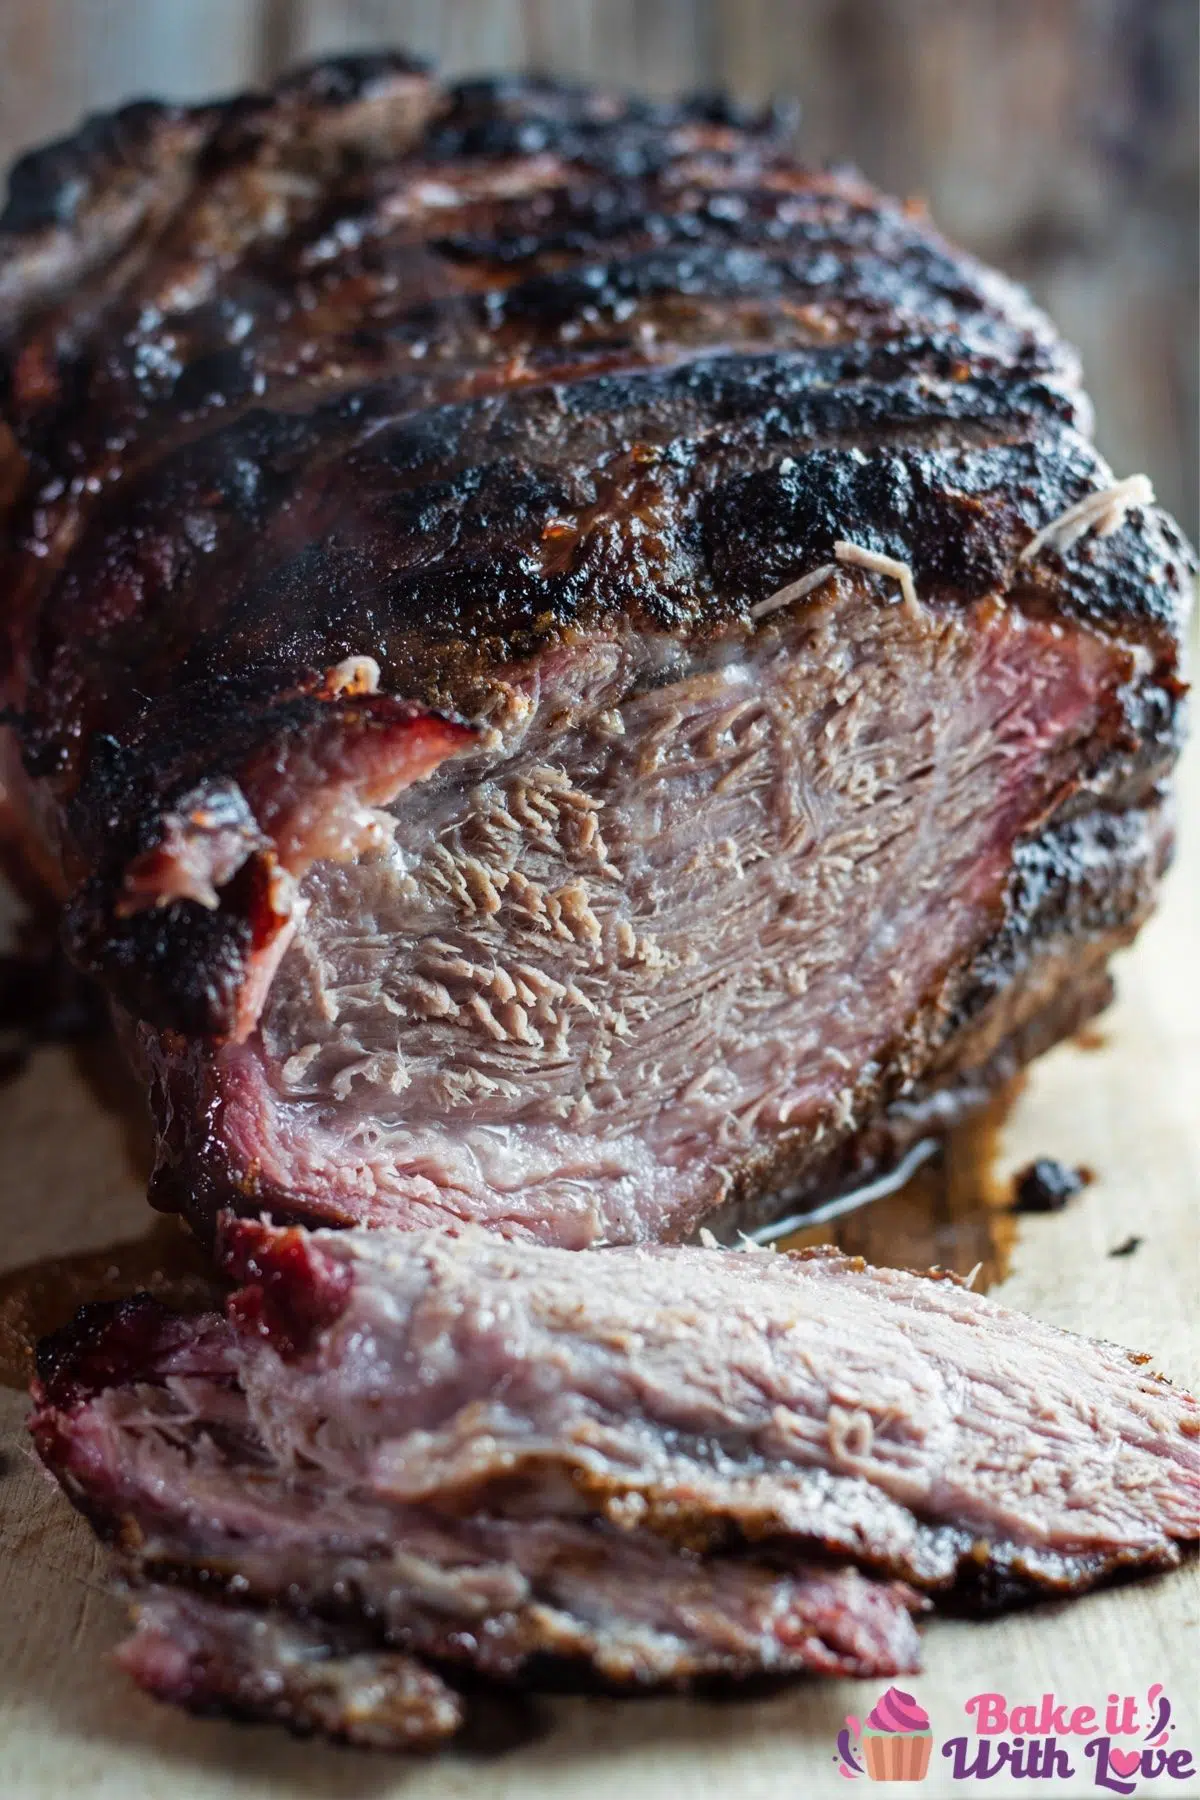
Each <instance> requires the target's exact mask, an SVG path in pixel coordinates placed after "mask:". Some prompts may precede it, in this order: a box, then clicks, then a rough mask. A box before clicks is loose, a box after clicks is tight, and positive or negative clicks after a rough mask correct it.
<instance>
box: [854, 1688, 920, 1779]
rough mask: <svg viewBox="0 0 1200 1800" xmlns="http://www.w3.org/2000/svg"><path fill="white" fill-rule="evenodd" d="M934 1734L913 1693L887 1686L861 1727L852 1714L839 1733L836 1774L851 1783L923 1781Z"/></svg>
mask: <svg viewBox="0 0 1200 1800" xmlns="http://www.w3.org/2000/svg"><path fill="white" fill-rule="evenodd" d="M932 1749H933V1733H932V1732H931V1731H930V1729H929V1714H928V1713H927V1712H926V1711H925V1708H924V1707H923V1706H921V1705H920V1704H919V1703H918V1701H917V1700H916V1699H915V1698H914V1697H913V1695H912V1694H906V1693H905V1692H904V1690H903V1688H896V1687H890V1688H889V1689H888V1691H887V1693H886V1694H884V1695H883V1696H882V1697H881V1698H880V1699H879V1700H877V1701H876V1703H875V1705H874V1706H873V1707H872V1708H871V1710H870V1712H869V1713H868V1714H867V1722H866V1724H865V1725H861V1724H860V1723H859V1721H858V1720H857V1719H856V1718H855V1717H854V1716H853V1714H851V1715H850V1716H849V1717H848V1718H847V1720H846V1723H845V1725H844V1726H843V1727H842V1729H841V1731H839V1732H838V1740H837V1756H836V1757H835V1758H834V1761H835V1762H836V1763H837V1765H838V1774H839V1775H844V1776H846V1777H847V1778H848V1779H849V1780H851V1781H853V1780H854V1779H855V1778H856V1777H857V1776H859V1775H866V1776H867V1777H868V1778H869V1779H870V1780H871V1781H924V1779H925V1777H926V1775H927V1774H928V1773H929V1757H930V1752H931V1751H932Z"/></svg>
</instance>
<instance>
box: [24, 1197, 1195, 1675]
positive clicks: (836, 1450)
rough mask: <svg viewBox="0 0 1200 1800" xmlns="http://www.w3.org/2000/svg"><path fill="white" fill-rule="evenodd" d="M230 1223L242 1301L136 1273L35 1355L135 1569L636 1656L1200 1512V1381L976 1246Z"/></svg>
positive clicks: (512, 1656)
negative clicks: (937, 1255)
mask: <svg viewBox="0 0 1200 1800" xmlns="http://www.w3.org/2000/svg"><path fill="white" fill-rule="evenodd" d="M226 1254H227V1257H228V1260H229V1264H230V1267H231V1269H232V1270H233V1271H234V1272H235V1274H237V1275H238V1276H239V1277H240V1278H241V1279H242V1281H243V1286H242V1287H241V1288H239V1289H238V1291H237V1292H236V1293H235V1294H234V1295H233V1296H232V1298H231V1300H230V1302H229V1307H228V1316H227V1317H225V1318H222V1317H220V1316H218V1315H206V1316H203V1317H200V1318H193V1319H184V1318H181V1317H179V1316H178V1315H173V1314H170V1313H167V1312H164V1311H163V1310H162V1309H160V1308H158V1307H157V1306H156V1305H155V1304H154V1303H152V1302H149V1301H139V1302H133V1303H130V1304H127V1305H126V1306H125V1307H124V1308H122V1309H118V1310H117V1311H116V1312H115V1313H113V1312H108V1311H106V1312H102V1313H98V1314H91V1315H87V1316H85V1317H83V1318H82V1319H81V1321H80V1322H79V1323H78V1324H77V1326H76V1327H74V1328H73V1329H72V1330H71V1331H70V1332H69V1333H68V1334H67V1335H66V1337H65V1338H63V1339H60V1340H57V1341H55V1340H51V1342H50V1344H49V1345H48V1346H47V1348H46V1350H45V1352H44V1353H43V1356H42V1360H41V1376H40V1380H39V1383H38V1386H37V1388H36V1390H35V1400H36V1407H35V1412H34V1415H33V1422H32V1429H33V1434H34V1438H35V1441H36V1443H37V1445H38V1449H39V1451H40V1453H41V1455H42V1457H43V1459H44V1461H45V1462H46V1463H47V1465H48V1466H49V1467H50V1468H51V1469H52V1470H53V1471H54V1473H55V1474H56V1475H57V1476H58V1478H59V1480H60V1481H61V1482H62V1483H63V1485H64V1487H65V1489H66V1491H67V1493H68V1494H69V1495H70V1496H71V1498H72V1499H73V1500H74V1501H75V1502H76V1504H77V1505H79V1506H80V1507H81V1508H82V1509H83V1510H84V1511H85V1512H87V1513H88V1514H89V1516H90V1517H91V1518H92V1519H93V1521H94V1522H95V1523H96V1525H97V1526H98V1528H99V1529H100V1530H101V1531H102V1532H103V1533H104V1534H105V1535H107V1536H109V1537H111V1538H113V1539H115V1540H116V1541H117V1542H118V1543H119V1544H120V1545H121V1546H122V1547H123V1549H124V1553H125V1556H126V1559H127V1561H128V1562H129V1564H130V1567H131V1569H132V1571H133V1573H134V1574H135V1576H137V1577H140V1578H141V1579H144V1580H154V1579H162V1578H164V1577H166V1576H169V1577H170V1578H171V1579H173V1580H176V1581H181V1582H183V1583H185V1584H186V1583H193V1584H207V1585H208V1586H209V1587H212V1586H213V1585H214V1584H220V1585H221V1586H223V1587H224V1589H225V1590H226V1591H227V1592H228V1593H229V1595H230V1596H231V1597H232V1598H235V1599H236V1600H237V1601H238V1602H239V1603H243V1602H245V1603H253V1604H255V1605H259V1606H263V1605H266V1606H282V1607H283V1608H285V1609H289V1608H290V1609H297V1610H298V1611H299V1613H300V1616H301V1617H302V1618H304V1619H310V1618H312V1617H314V1616H315V1617H329V1618H334V1619H340V1618H343V1617H345V1616H349V1618H350V1619H351V1620H354V1621H358V1622H361V1621H362V1620H363V1619H365V1620H367V1621H368V1622H369V1623H370V1626H371V1629H373V1630H376V1631H377V1632H379V1633H381V1634H382V1636H383V1638H384V1639H385V1640H386V1641H387V1642H388V1643H390V1644H392V1645H393V1646H395V1647H398V1648H401V1649H403V1650H405V1651H406V1652H409V1653H412V1654H417V1655H420V1656H427V1657H431V1658H433V1659H434V1660H435V1661H437V1662H440V1663H447V1664H452V1663H455V1662H466V1663H468V1664H470V1665H472V1666H474V1667H476V1668H479V1669H481V1670H483V1671H484V1672H486V1673H489V1674H500V1675H505V1676H507V1675H512V1674H515V1673H517V1672H524V1673H525V1674H529V1673H530V1671H531V1669H532V1670H536V1667H537V1664H538V1661H539V1660H540V1659H544V1658H546V1657H547V1656H548V1657H551V1658H556V1659H559V1660H565V1661H567V1662H569V1663H571V1662H573V1663H575V1664H577V1665H582V1666H583V1667H585V1668H588V1669H590V1670H592V1671H593V1672H595V1673H596V1674H598V1675H600V1676H602V1677H603V1678H605V1679H607V1680H611V1681H616V1682H619V1683H636V1684H647V1683H662V1682H679V1681H683V1680H689V1679H692V1678H694V1677H696V1676H698V1675H703V1674H713V1673H725V1674H743V1675H744V1674H747V1673H749V1672H752V1671H754V1670H760V1669H767V1670H778V1671H788V1670H798V1669H809V1670H820V1671H826V1672H832V1671H835V1670H841V1671H843V1672H847V1671H856V1672H858V1673H867V1672H880V1671H882V1670H884V1669H885V1668H901V1667H911V1666H912V1662H913V1657H914V1641H913V1637H912V1627H911V1623H910V1621H909V1618H908V1609H909V1608H910V1607H911V1606H912V1605H914V1604H915V1596H914V1595H913V1594H912V1592H911V1589H912V1587H917V1588H924V1589H926V1590H928V1591H929V1592H930V1593H932V1594H935V1595H941V1596H943V1597H955V1598H956V1599H957V1600H960V1601H966V1602H972V1603H976V1604H982V1605H986V1606H992V1605H996V1604H1003V1603H1005V1602H1008V1601H1011V1600H1014V1599H1017V1598H1022V1597H1026V1596H1028V1595H1030V1594H1033V1593H1037V1592H1050V1593H1067V1592H1074V1591H1079V1590H1081V1589H1084V1588H1087V1587H1089V1586H1091V1585H1093V1584H1094V1583H1095V1582H1097V1581H1099V1580H1101V1579H1103V1578H1105V1577H1108V1576H1111V1575H1114V1574H1117V1573H1123V1572H1128V1571H1132V1570H1136V1569H1148V1568H1161V1567H1166V1566H1169V1565H1171V1564H1172V1563H1174V1562H1176V1561H1178V1559H1179V1554H1180V1549H1179V1546H1180V1545H1181V1544H1183V1543H1186V1542H1189V1541H1192V1540H1194V1539H1195V1538H1196V1537H1197V1535H1198V1533H1200V1444H1198V1443H1197V1438H1198V1435H1200V1408H1198V1407H1197V1405H1196V1403H1195V1402H1194V1401H1193V1400H1192V1399H1191V1398H1190V1397H1189V1396H1187V1395H1185V1394H1182V1393H1179V1392H1177V1391H1176V1390H1174V1389H1173V1388H1171V1387H1170V1386H1169V1385H1168V1384H1167V1383H1166V1382H1165V1381H1164V1380H1163V1379H1162V1378H1161V1377H1160V1376H1156V1375H1151V1374H1147V1373H1146V1371H1145V1368H1144V1364H1145V1362H1146V1361H1147V1359H1146V1358H1145V1357H1141V1356H1135V1355H1133V1354H1132V1353H1131V1352H1128V1351H1124V1350H1120V1349H1117V1348H1115V1347H1112V1346H1108V1345H1104V1344H1097V1343H1092V1342H1090V1341H1088V1340H1086V1339H1081V1338H1076V1337H1073V1336H1071V1335H1070V1334H1068V1333H1066V1332H1062V1331H1058V1330H1055V1329H1053V1328H1051V1327H1049V1326H1044V1325H1040V1324H1038V1323H1037V1322H1035V1321H1033V1320H1030V1319H1026V1318H1024V1317H1022V1316H1020V1315H1018V1314H1014V1313H1011V1312H1009V1311H1008V1310H1006V1309H1005V1308H1004V1307H1002V1306H999V1305H998V1304H996V1303H995V1302H994V1301H991V1300H989V1299H986V1298H984V1297H981V1296H979V1295H976V1294H974V1293H972V1292H970V1291H969V1290H967V1289H966V1288H964V1287H962V1286H961V1285H960V1284H958V1283H957V1282H956V1281H954V1280H953V1279H952V1278H948V1277H927V1276H920V1275H913V1274H906V1273H903V1272H899V1271H895V1270H880V1269H872V1268H870V1267H868V1266H867V1265H865V1264H863V1263H862V1262H861V1261H860V1260H857V1259H852V1258H847V1257H843V1256H839V1255H837V1254H836V1253H827V1254H826V1253H807V1254H804V1255H801V1256H776V1255H773V1254H770V1253H766V1252H764V1253H761V1254H759V1255H758V1256H747V1255H743V1254H740V1253H738V1252H735V1251H719V1250H707V1249H692V1248H688V1247H677V1248H656V1249H638V1248H618V1249H612V1250H606V1251H602V1252H597V1253H594V1254H593V1255H590V1256H585V1257H580V1256H578V1255H577V1254H575V1253H574V1252H570V1251H564V1250H560V1249H553V1248H543V1247H540V1246H533V1245H528V1244H513V1243H508V1242H506V1241H505V1240H503V1239H499V1238H496V1237H493V1236H490V1235H488V1234H486V1233H483V1232H480V1231H478V1230H474V1229H472V1230H469V1231H468V1232H467V1233H465V1234H464V1235H463V1236H461V1237H457V1238H456V1237H451V1236H448V1235H445V1234H433V1233H412V1232H397V1231H393V1230H387V1229H380V1230H378V1231H375V1232H363V1231H345V1232H337V1231H325V1232H320V1233H308V1232H305V1231H303V1230H302V1229H299V1228H291V1229H288V1230H283V1229H277V1228H271V1227H268V1226H263V1225H252V1224H250V1223H248V1222H243V1223H241V1224H240V1225H237V1226H235V1227H234V1228H233V1229H232V1231H231V1232H230V1234H229V1238H228V1241H227V1244H226ZM900 1584H904V1585H900Z"/></svg>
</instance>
